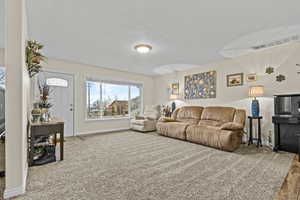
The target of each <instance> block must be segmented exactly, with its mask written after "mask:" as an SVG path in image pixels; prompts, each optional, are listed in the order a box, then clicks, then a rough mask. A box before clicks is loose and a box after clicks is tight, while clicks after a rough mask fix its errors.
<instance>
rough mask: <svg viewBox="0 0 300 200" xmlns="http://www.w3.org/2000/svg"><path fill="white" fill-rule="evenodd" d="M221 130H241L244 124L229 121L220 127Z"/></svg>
mask: <svg viewBox="0 0 300 200" xmlns="http://www.w3.org/2000/svg"><path fill="white" fill-rule="evenodd" d="M220 129H221V130H229V131H240V130H243V129H244V125H243V124H240V123H236V122H227V123H225V124H223V125H222V126H221V127H220Z"/></svg>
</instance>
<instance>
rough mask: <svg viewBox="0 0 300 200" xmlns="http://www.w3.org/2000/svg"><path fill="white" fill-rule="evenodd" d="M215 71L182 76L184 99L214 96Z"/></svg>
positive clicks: (215, 91)
mask: <svg viewBox="0 0 300 200" xmlns="http://www.w3.org/2000/svg"><path fill="white" fill-rule="evenodd" d="M216 85H217V72H216V71H210V72H204V73H199V74H192V75H187V76H185V77H184V98H185V99H208V98H216V95H217V94H216V93H217V90H216Z"/></svg>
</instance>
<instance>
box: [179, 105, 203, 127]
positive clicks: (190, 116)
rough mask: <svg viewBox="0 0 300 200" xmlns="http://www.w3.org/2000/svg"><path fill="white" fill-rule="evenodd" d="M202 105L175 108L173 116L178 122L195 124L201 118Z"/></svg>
mask: <svg viewBox="0 0 300 200" xmlns="http://www.w3.org/2000/svg"><path fill="white" fill-rule="evenodd" d="M202 111H203V107H200V106H185V107H181V108H179V109H178V110H177V114H176V116H174V118H175V119H176V120H177V121H179V122H184V123H188V124H197V123H198V122H199V120H200V118H201V114H202Z"/></svg>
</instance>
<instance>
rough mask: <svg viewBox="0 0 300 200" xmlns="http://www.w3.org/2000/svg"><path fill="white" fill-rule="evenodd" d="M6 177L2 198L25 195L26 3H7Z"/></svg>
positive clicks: (27, 81) (27, 78) (27, 80)
mask: <svg viewBox="0 0 300 200" xmlns="http://www.w3.org/2000/svg"><path fill="white" fill-rule="evenodd" d="M5 3H6V41H5V67H6V97H5V98H6V99H5V101H6V105H5V110H6V112H5V119H6V143H5V153H6V155H5V157H6V169H5V170H6V177H5V193H4V197H5V198H8V197H11V196H15V195H19V194H22V193H24V192H25V187H26V176H27V129H26V126H27V122H28V110H29V107H28V105H29V98H28V97H29V90H30V80H29V76H28V73H27V70H26V65H25V41H26V17H25V16H26V15H25V0H21V1H20V0H6V2H5Z"/></svg>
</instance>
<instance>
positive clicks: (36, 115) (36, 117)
mask: <svg viewBox="0 0 300 200" xmlns="http://www.w3.org/2000/svg"><path fill="white" fill-rule="evenodd" d="M31 115H32V122H34V123H37V122H39V121H40V117H41V109H40V108H39V104H36V103H35V104H34V105H33V109H32V111H31Z"/></svg>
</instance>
